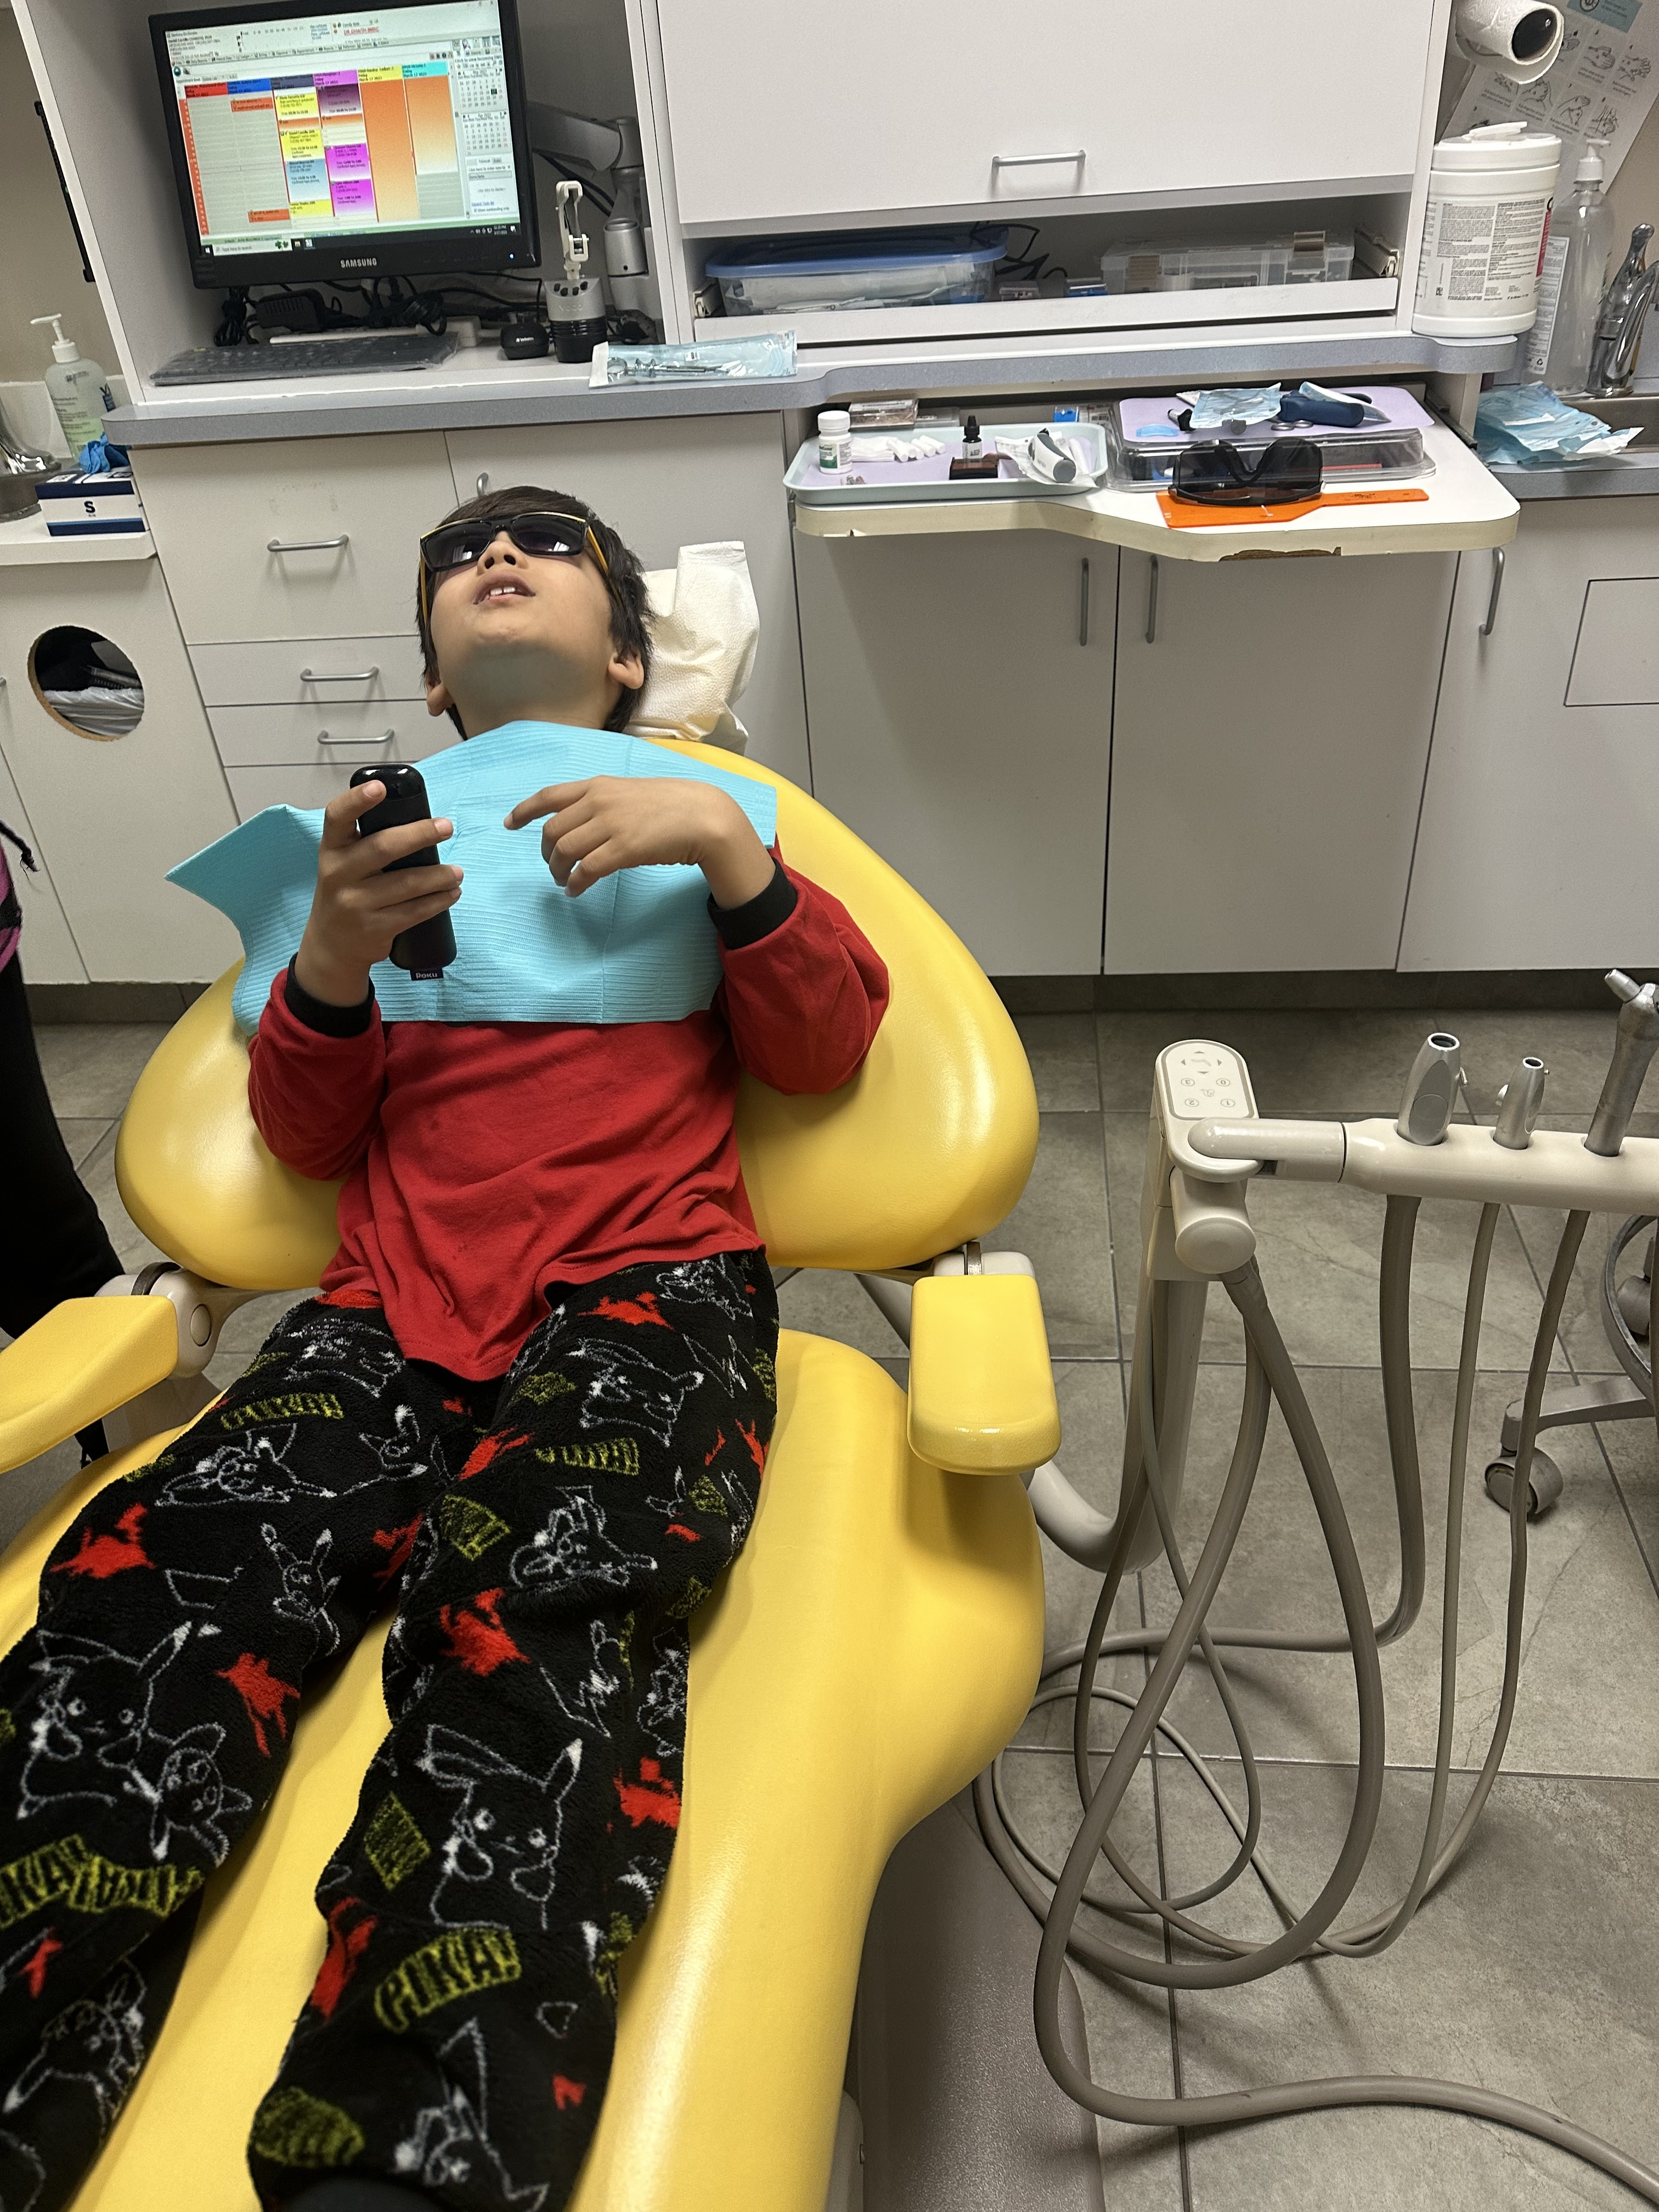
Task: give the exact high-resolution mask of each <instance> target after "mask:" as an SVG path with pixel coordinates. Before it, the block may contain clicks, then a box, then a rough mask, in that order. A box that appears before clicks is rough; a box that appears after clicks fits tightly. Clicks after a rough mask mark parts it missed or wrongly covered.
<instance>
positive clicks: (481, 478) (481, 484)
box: [476, 469, 489, 499]
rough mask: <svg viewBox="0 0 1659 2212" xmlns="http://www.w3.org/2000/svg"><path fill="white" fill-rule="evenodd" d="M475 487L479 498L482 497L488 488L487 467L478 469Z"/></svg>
mask: <svg viewBox="0 0 1659 2212" xmlns="http://www.w3.org/2000/svg"><path fill="white" fill-rule="evenodd" d="M476 489H477V494H478V496H479V498H480V499H482V498H483V495H484V494H485V493H486V492H487V491H488V490H489V470H488V469H480V470H479V471H478V482H477V487H476Z"/></svg>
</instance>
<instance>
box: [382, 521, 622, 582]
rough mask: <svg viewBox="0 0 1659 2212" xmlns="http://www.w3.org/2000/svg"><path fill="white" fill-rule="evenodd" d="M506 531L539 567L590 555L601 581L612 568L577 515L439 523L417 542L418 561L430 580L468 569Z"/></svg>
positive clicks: (597, 542) (590, 532) (521, 550)
mask: <svg viewBox="0 0 1659 2212" xmlns="http://www.w3.org/2000/svg"><path fill="white" fill-rule="evenodd" d="M503 531H505V532H507V536H508V537H509V538H511V539H512V541H513V544H515V545H516V546H517V547H518V549H519V550H520V553H528V554H530V555H531V556H532V557H533V558H534V559H536V560H538V561H552V560H565V561H578V560H580V558H581V556H582V554H583V553H584V552H588V553H591V554H592V556H593V558H594V559H595V560H596V561H597V562H599V568H600V569H601V571H602V572H603V574H605V576H607V577H608V576H609V575H610V574H611V565H610V563H609V562H607V561H606V559H605V556H604V554H603V553H601V552H600V550H599V540H598V539H597V538H595V537H594V535H593V532H592V531H591V530H590V529H589V528H588V526H587V525H586V522H584V521H583V520H582V518H581V516H580V515H579V514H554V513H548V512H546V511H544V510H538V511H537V512H535V513H526V514H483V515H477V516H472V517H469V518H468V519H467V520H465V521H462V522H441V523H440V524H439V526H438V527H437V528H436V529H435V530H428V532H427V534H426V536H425V537H424V538H422V540H421V558H422V561H423V562H425V563H426V565H427V567H428V568H430V569H431V571H432V572H433V574H435V575H438V576H441V575H443V574H445V573H446V572H447V570H449V569H451V568H471V566H472V564H473V562H475V561H477V560H479V559H481V558H482V556H483V554H484V553H485V552H487V551H488V550H489V547H490V546H492V545H493V544H495V540H496V539H497V538H499V537H500V536H501V532H503Z"/></svg>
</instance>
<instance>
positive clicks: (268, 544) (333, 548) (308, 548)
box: [265, 530, 351, 553]
mask: <svg viewBox="0 0 1659 2212" xmlns="http://www.w3.org/2000/svg"><path fill="white" fill-rule="evenodd" d="M350 543H351V536H350V532H349V531H344V530H343V531H342V532H340V534H339V536H338V537H337V538H288V539H286V540H284V539H283V538H266V540H265V550H266V552H267V553H333V552H337V550H339V548H340V547H341V546H342V545H349V544H350Z"/></svg>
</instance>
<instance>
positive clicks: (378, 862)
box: [343, 815, 455, 876]
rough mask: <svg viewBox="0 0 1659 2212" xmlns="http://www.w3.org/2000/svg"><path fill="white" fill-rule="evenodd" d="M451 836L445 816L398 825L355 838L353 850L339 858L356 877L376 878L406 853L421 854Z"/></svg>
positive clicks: (452, 831)
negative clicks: (372, 834) (354, 848)
mask: <svg viewBox="0 0 1659 2212" xmlns="http://www.w3.org/2000/svg"><path fill="white" fill-rule="evenodd" d="M454 835H455V824H454V823H453V822H452V821H450V820H449V819H448V817H447V816H445V815H440V816H439V817H437V819H436V820H435V821H429V822H400V823H398V825H397V827H396V828H395V829H377V830H376V831H375V832H374V836H371V837H361V836H360V837H359V838H357V839H356V850H355V851H348V852H347V853H346V854H344V856H343V858H344V860H346V862H347V863H348V864H349V867H350V872H351V873H352V874H354V875H358V876H374V875H378V874H379V873H380V871H381V869H382V868H386V867H390V866H391V865H392V861H393V860H402V859H404V856H405V854H410V853H419V852H423V851H424V850H425V848H427V847H428V845H439V844H442V843H443V842H444V841H445V840H446V839H447V838H450V837H453V836H454Z"/></svg>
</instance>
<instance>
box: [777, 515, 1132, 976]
mask: <svg viewBox="0 0 1659 2212" xmlns="http://www.w3.org/2000/svg"><path fill="white" fill-rule="evenodd" d="M795 557H796V562H797V568H798V573H799V585H800V608H801V641H802V647H803V653H804V657H805V667H806V697H807V713H808V720H809V723H810V726H811V740H812V787H813V790H814V792H815V793H816V794H817V797H818V798H819V799H821V800H822V801H823V804H824V805H826V806H827V807H829V810H830V811H831V812H832V813H834V814H836V815H838V816H839V817H841V819H842V821H843V822H844V823H847V825H848V828H849V829H855V830H856V831H857V832H858V834H859V836H860V837H862V838H863V839H864V841H865V842H866V844H868V845H872V846H873V847H874V848H875V850H876V851H877V852H878V853H879V854H881V856H882V858H883V859H884V860H888V861H890V863H891V865H892V866H894V867H895V868H896V869H897V870H898V872H899V873H900V874H901V875H902V876H903V877H904V878H906V880H907V881H908V882H909V883H910V884H914V886H915V889H916V890H919V891H920V892H921V895H922V896H923V897H924V898H925V899H926V900H927V902H928V904H929V905H930V906H932V907H933V908H935V909H936V910H937V911H938V912H939V914H941V915H943V916H944V917H945V921H948V922H949V923H950V925H951V928H952V929H954V930H955V931H956V933H957V935H958V936H959V937H960V938H961V939H963V943H964V944H965V945H967V946H968V947H969V951H971V952H972V953H973V954H974V956H975V958H976V959H977V960H978V962H979V963H980V965H981V967H982V968H984V969H986V970H987V972H988V973H989V974H991V975H1091V974H1095V973H1097V972H1098V969H1099V967H1100V921H1101V896H1102V890H1103V871H1104V865H1105V856H1106V802H1107V786H1108V764H1109V728H1110V711H1111V690H1112V610H1113V603H1114V599H1115V591H1116V571H1117V560H1118V556H1117V554H1116V552H1115V550H1113V549H1112V548H1110V547H1103V546H1091V548H1090V549H1089V550H1088V551H1087V553H1086V554H1084V553H1081V552H1080V551H1079V548H1078V545H1077V543H1076V541H1075V540H1074V539H1070V538H1060V537H1058V536H1056V537H1050V536H1048V535H1047V534H1046V533H1042V532H1036V531H1033V532H1029V533H1028V532H1023V531H1022V532H1009V533H1007V534H1006V535H1004V534H1003V533H1001V532H995V533H993V534H989V535H984V536H981V534H979V533H978V532H975V533H973V534H971V535H966V536H963V537H959V538H958V537H938V538H830V539H821V538H797V539H796V541H795ZM1085 560H1086V562H1087V564H1088V565H1087V580H1088V592H1087V607H1088V621H1087V624H1086V629H1087V641H1086V643H1085V642H1084V641H1083V640H1084V635H1085V619H1084V617H1085V593H1084V576H1085V566H1084V564H1085Z"/></svg>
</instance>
